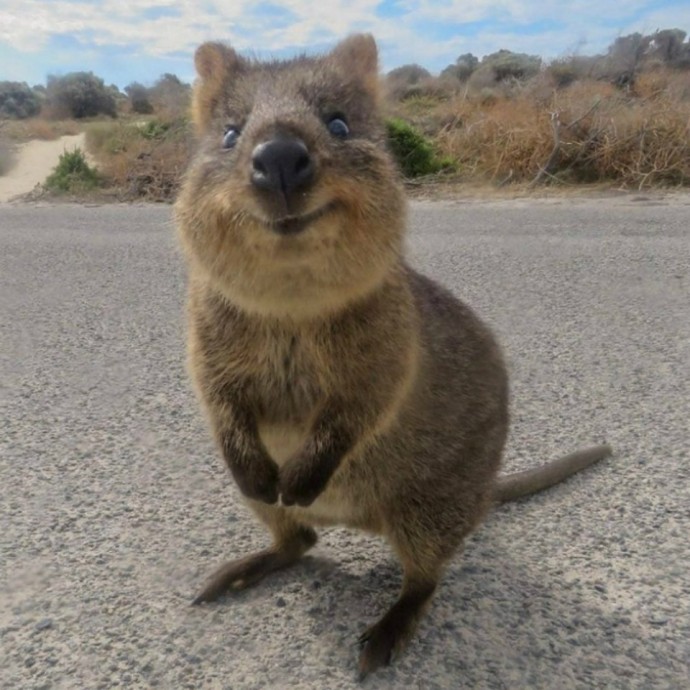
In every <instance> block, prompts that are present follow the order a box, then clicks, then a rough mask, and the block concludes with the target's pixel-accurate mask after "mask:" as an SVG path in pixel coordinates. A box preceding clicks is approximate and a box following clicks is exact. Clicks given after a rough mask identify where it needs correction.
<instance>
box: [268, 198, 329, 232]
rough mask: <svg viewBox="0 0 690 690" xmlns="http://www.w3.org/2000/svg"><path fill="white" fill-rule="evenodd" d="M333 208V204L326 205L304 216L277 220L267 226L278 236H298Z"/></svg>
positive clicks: (270, 221) (269, 222) (271, 221)
mask: <svg viewBox="0 0 690 690" xmlns="http://www.w3.org/2000/svg"><path fill="white" fill-rule="evenodd" d="M332 208H333V204H326V205H325V206H322V207H321V208H319V209H316V211H312V212H311V213H307V214H305V215H303V216H284V217H283V218H279V219H277V220H269V221H266V226H267V227H268V228H269V229H270V230H272V231H273V232H275V233H277V234H278V235H297V234H299V233H300V232H302V231H303V230H305V229H306V228H307V226H308V225H310V224H311V223H313V222H314V221H315V220H318V219H319V218H322V217H323V216H324V215H325V214H326V213H328V212H329V211H330V210H331V209H332Z"/></svg>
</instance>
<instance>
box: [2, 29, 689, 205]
mask: <svg viewBox="0 0 690 690" xmlns="http://www.w3.org/2000/svg"><path fill="white" fill-rule="evenodd" d="M384 87H385V89H384V96H385V108H386V113H385V114H386V126H387V130H388V138H389V146H390V149H391V151H392V153H393V154H394V155H395V157H396V159H397V160H398V162H399V164H400V167H401V170H402V171H403V174H404V175H405V176H406V177H408V178H411V177H417V176H430V175H433V176H434V177H433V179H434V180H438V179H444V180H447V179H448V180H458V181H460V182H466V181H482V182H485V183H490V184H495V185H506V184H518V185H520V184H521V185H523V187H524V186H536V185H543V184H560V185H575V184H582V183H604V184H608V185H616V186H618V187H628V188H638V189H639V188H644V187H652V186H659V185H690V41H689V40H688V37H687V34H686V32H685V31H682V30H680V29H667V30H663V31H656V32H655V33H653V34H650V35H642V34H639V33H636V34H630V35H628V36H620V37H618V38H617V39H616V40H615V41H614V42H613V43H612V44H611V45H610V46H609V48H608V50H607V51H606V52H605V53H603V54H601V55H590V56H587V55H571V56H566V57H562V58H559V59H557V60H554V61H552V62H550V63H548V64H545V63H543V62H542V61H541V59H540V58H538V57H536V56H533V55H528V54H524V53H515V52H512V51H509V50H499V51H497V52H495V53H492V54H491V55H487V56H485V57H483V58H482V59H479V58H478V57H476V56H474V55H472V54H471V53H464V54H462V55H460V56H458V57H457V59H456V60H455V61H454V62H453V63H451V64H450V65H448V66H447V67H446V68H445V69H443V70H442V71H441V73H440V74H439V75H438V76H434V75H432V74H431V73H430V72H429V71H428V70H426V69H425V68H424V67H422V66H420V65H414V64H408V65H403V66H402V67H399V68H397V69H394V70H392V71H391V72H390V73H389V74H388V75H386V77H385V79H384ZM190 93H191V87H190V86H189V84H185V83H184V82H182V81H180V79H178V78H177V77H176V76H175V75H173V74H163V75H161V77H160V78H159V79H158V80H157V81H156V82H155V83H154V84H153V85H150V86H148V85H144V84H141V83H138V82H132V83H131V84H129V85H128V86H127V87H125V89H124V92H121V91H120V90H119V89H118V88H117V87H116V86H115V85H110V86H106V85H105V84H104V82H103V80H102V79H100V78H98V77H96V76H95V75H93V74H92V73H90V72H77V73H72V74H68V75H66V76H64V77H59V78H58V77H49V78H48V82H47V85H46V86H42V85H37V86H33V87H30V86H29V85H27V84H20V83H15V82H0V118H2V122H1V124H2V137H1V138H2V139H3V140H4V141H5V143H6V145H5V146H4V148H3V149H2V151H0V170H1V169H2V168H4V169H5V170H6V169H7V168H8V166H9V165H10V154H11V151H12V149H13V148H14V144H15V143H17V142H20V141H25V140H27V139H31V138H42V139H52V138H56V137H58V136H60V135H62V134H74V133H76V132H78V131H83V130H84V129H86V132H87V147H88V150H89V152H90V154H91V155H93V156H94V157H95V158H96V159H97V161H98V165H99V170H100V171H101V173H102V175H103V184H105V185H107V186H110V187H111V188H114V189H115V190H116V191H117V193H118V196H119V197H120V198H145V199H170V198H172V197H173V196H174V195H175V193H176V190H177V188H178V186H179V182H180V178H181V175H182V172H183V171H184V169H185V167H186V165H187V162H188V160H189V156H190V151H191V150H192V134H191V129H190V127H189V123H188V121H187V114H188V110H189V100H190ZM39 109H40V115H39V117H37V114H38V113H39ZM60 118H70V119H60ZM115 118H117V119H115ZM77 120H79V122H77ZM81 157H82V158H83V155H82V156H81ZM76 160H77V159H76V158H75V159H74V160H73V161H72V162H73V164H74V165H75V166H77V167H78V166H79V165H80V164H78V163H77V162H76ZM83 163H84V164H86V161H85V160H83ZM63 165H68V164H67V163H64V164H63ZM80 170H82V172H83V169H81V168H80ZM440 171H443V172H444V175H443V177H442V178H439V176H438V175H436V173H438V172H440ZM82 172H78V171H77V170H73V171H72V172H69V173H65V175H63V177H65V176H66V177H69V176H70V175H74V176H76V177H75V178H74V179H75V180H76V179H77V178H78V176H79V175H81V174H82ZM58 178H60V175H58ZM86 178H87V179H89V180H93V178H92V177H89V175H88V174H86ZM56 184H58V183H57V182H56ZM89 184H91V182H87V183H86V185H87V186H88V185H89Z"/></svg>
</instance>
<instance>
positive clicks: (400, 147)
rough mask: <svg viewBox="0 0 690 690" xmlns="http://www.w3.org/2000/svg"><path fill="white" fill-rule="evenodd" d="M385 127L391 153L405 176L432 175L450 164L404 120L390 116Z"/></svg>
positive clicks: (450, 164)
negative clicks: (441, 158) (440, 157)
mask: <svg viewBox="0 0 690 690" xmlns="http://www.w3.org/2000/svg"><path fill="white" fill-rule="evenodd" d="M386 129H387V132H388V145H389V147H390V150H391V153H392V154H393V156H394V157H395V159H396V160H397V162H398V165H399V166H400V170H401V171H402V173H403V175H404V176H405V177H420V176H422V175H432V174H433V173H437V172H439V171H440V170H442V169H443V168H444V167H446V168H448V167H451V166H452V163H449V162H448V161H442V160H440V159H439V158H438V157H437V155H436V152H435V151H434V147H433V145H432V144H431V142H430V141H429V140H428V139H427V138H426V137H425V136H424V135H423V134H422V133H421V132H419V131H418V130H417V129H416V128H415V127H413V126H412V125H411V124H409V123H408V122H406V121H405V120H401V119H400V118H395V117H394V118H391V119H389V120H388V121H387V122H386Z"/></svg>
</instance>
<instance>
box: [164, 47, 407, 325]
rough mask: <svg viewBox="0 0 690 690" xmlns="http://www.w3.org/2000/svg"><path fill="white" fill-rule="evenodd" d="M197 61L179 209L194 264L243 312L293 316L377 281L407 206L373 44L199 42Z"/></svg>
mask: <svg viewBox="0 0 690 690" xmlns="http://www.w3.org/2000/svg"><path fill="white" fill-rule="evenodd" d="M195 62H196V67H197V71H198V73H199V81H198V82H197V85H196V88H195V95H194V106H193V108H194V119H195V123H196V126H197V130H198V135H199V144H200V145H199V151H198V153H197V156H196V158H195V160H194V161H193V163H192V165H191V167H190V170H189V171H188V173H187V177H186V180H185V183H184V186H183V189H182V191H181V194H180V197H179V199H178V202H177V204H176V215H177V219H178V224H179V226H180V235H181V238H182V242H183V245H184V247H185V249H186V251H187V254H188V256H189V258H190V260H191V261H192V263H193V264H194V265H195V267H196V268H197V269H200V270H201V271H202V272H203V273H204V274H205V275H206V276H207V277H208V278H209V279H210V280H211V281H212V282H213V283H214V284H215V286H216V287H217V288H218V289H220V290H221V291H222V292H223V293H224V294H225V295H226V296H227V298H228V299H229V300H230V301H232V302H234V303H235V304H237V305H238V306H240V307H241V308H243V309H246V310H248V311H252V312H257V313H262V314H270V315H274V316H288V317H293V318H297V319H298V318H302V317H310V316H316V315H319V314H321V313H323V312H324V311H329V310H333V309H337V308H339V307H341V306H343V305H344V304H347V303H348V302H351V301H352V300H354V299H357V298H358V297H359V296H361V295H363V294H365V293H366V292H368V291H369V290H371V289H372V288H373V287H375V286H376V285H377V284H378V283H379V282H380V281H381V280H382V279H383V276H384V275H385V273H386V271H387V270H388V269H389V268H390V266H391V264H392V262H393V261H395V259H396V258H397V257H398V255H399V252H400V244H401V241H402V228H403V221H404V219H403V215H404V213H403V208H404V203H403V200H402V193H401V189H400V186H399V184H398V182H397V172H396V171H395V168H394V166H393V163H392V162H391V160H390V157H389V155H388V154H387V153H386V150H385V144H384V139H383V132H382V126H381V122H380V113H379V104H378V99H379V95H378V94H379V92H378V74H377V56H376V45H375V43H374V41H373V39H371V38H370V37H368V36H354V37H352V38H350V39H347V40H345V41H343V42H342V43H341V44H339V45H338V46H336V48H335V49H334V50H333V52H331V53H330V54H328V55H326V56H324V57H321V58H298V59H296V60H293V61H289V62H271V63H261V62H249V61H247V60H244V59H242V58H240V57H238V56H237V54H236V53H235V52H234V51H233V50H232V49H230V48H228V47H227V46H223V45H221V44H204V45H202V46H201V47H200V48H199V49H198V51H197V54H196V59H195Z"/></svg>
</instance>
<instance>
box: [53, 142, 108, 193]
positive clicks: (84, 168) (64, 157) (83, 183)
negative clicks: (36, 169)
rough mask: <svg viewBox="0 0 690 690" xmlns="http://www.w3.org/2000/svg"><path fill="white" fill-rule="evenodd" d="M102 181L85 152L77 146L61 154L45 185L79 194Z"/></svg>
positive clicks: (55, 189) (60, 190) (56, 189)
mask: <svg viewBox="0 0 690 690" xmlns="http://www.w3.org/2000/svg"><path fill="white" fill-rule="evenodd" d="M100 182H101V179H100V176H99V175H98V172H97V171H96V170H94V169H93V168H92V167H91V166H89V164H88V163H87V161H86V156H85V155H84V152H83V151H82V150H81V149H79V148H76V149H74V150H73V151H65V152H64V153H63V154H61V155H60V160H59V161H58V164H57V165H56V166H55V169H54V170H53V172H52V174H51V175H50V176H49V177H48V178H47V179H46V181H45V183H44V185H45V187H46V188H48V189H50V190H52V191H54V192H71V193H73V194H79V193H82V192H87V191H89V190H92V189H94V188H95V187H98V185H99V184H100Z"/></svg>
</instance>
